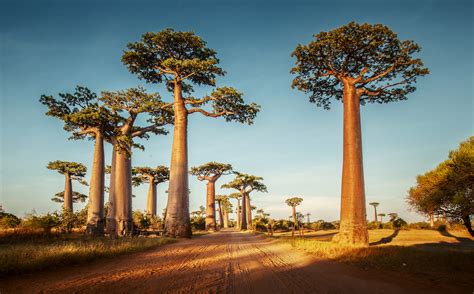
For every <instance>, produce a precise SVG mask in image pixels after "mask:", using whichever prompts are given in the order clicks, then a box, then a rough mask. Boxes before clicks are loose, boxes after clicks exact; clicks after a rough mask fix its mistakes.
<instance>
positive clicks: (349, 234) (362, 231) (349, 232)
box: [332, 224, 369, 246]
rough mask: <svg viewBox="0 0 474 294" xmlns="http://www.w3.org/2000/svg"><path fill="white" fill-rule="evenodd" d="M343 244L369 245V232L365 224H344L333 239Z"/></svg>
mask: <svg viewBox="0 0 474 294" xmlns="http://www.w3.org/2000/svg"><path fill="white" fill-rule="evenodd" d="M332 241H333V242H336V243H339V244H341V245H355V246H369V232H368V231H367V227H366V226H364V225H342V224H341V227H340V229H339V233H338V234H336V235H335V236H334V238H333V239H332Z"/></svg>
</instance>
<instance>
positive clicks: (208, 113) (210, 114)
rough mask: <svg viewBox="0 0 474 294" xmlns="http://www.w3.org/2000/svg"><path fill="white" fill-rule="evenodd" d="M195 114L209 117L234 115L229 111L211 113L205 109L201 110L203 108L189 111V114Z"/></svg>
mask: <svg viewBox="0 0 474 294" xmlns="http://www.w3.org/2000/svg"><path fill="white" fill-rule="evenodd" d="M195 112H199V113H201V114H203V115H205V116H207V117H220V116H223V115H225V114H233V112H229V111H221V112H219V113H210V112H207V111H205V110H204V109H201V108H197V107H195V108H191V109H189V110H188V113H189V114H191V113H195Z"/></svg>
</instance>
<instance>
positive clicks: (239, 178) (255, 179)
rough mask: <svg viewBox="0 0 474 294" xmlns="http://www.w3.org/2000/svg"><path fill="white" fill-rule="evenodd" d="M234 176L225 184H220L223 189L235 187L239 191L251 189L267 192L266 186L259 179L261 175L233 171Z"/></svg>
mask: <svg viewBox="0 0 474 294" xmlns="http://www.w3.org/2000/svg"><path fill="white" fill-rule="evenodd" d="M235 174H236V177H235V178H234V179H233V180H232V181H230V182H229V183H227V184H224V185H222V188H225V189H236V190H238V191H239V192H241V193H247V194H248V193H250V192H252V191H259V192H267V186H265V184H263V183H262V182H261V181H262V180H263V178H262V177H259V176H254V175H249V174H244V173H239V172H235Z"/></svg>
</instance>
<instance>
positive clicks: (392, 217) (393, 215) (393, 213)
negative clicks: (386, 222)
mask: <svg viewBox="0 0 474 294" xmlns="http://www.w3.org/2000/svg"><path fill="white" fill-rule="evenodd" d="M388 216H389V217H390V221H393V220H395V219H396V218H397V217H398V213H396V212H391V213H389V214H388Z"/></svg>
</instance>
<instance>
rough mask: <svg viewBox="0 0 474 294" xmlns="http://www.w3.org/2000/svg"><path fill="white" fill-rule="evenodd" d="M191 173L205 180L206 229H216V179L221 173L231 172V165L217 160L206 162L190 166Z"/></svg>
mask: <svg viewBox="0 0 474 294" xmlns="http://www.w3.org/2000/svg"><path fill="white" fill-rule="evenodd" d="M190 173H191V174H192V175H195V176H197V178H198V180H200V181H207V194H206V230H214V231H215V230H216V229H217V228H216V206H215V202H216V199H215V195H216V186H215V185H216V181H217V180H218V179H219V178H220V177H221V176H222V175H228V174H230V173H232V165H230V164H226V163H219V162H215V161H212V162H208V163H206V164H203V165H200V166H196V167H192V168H191V172H190Z"/></svg>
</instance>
